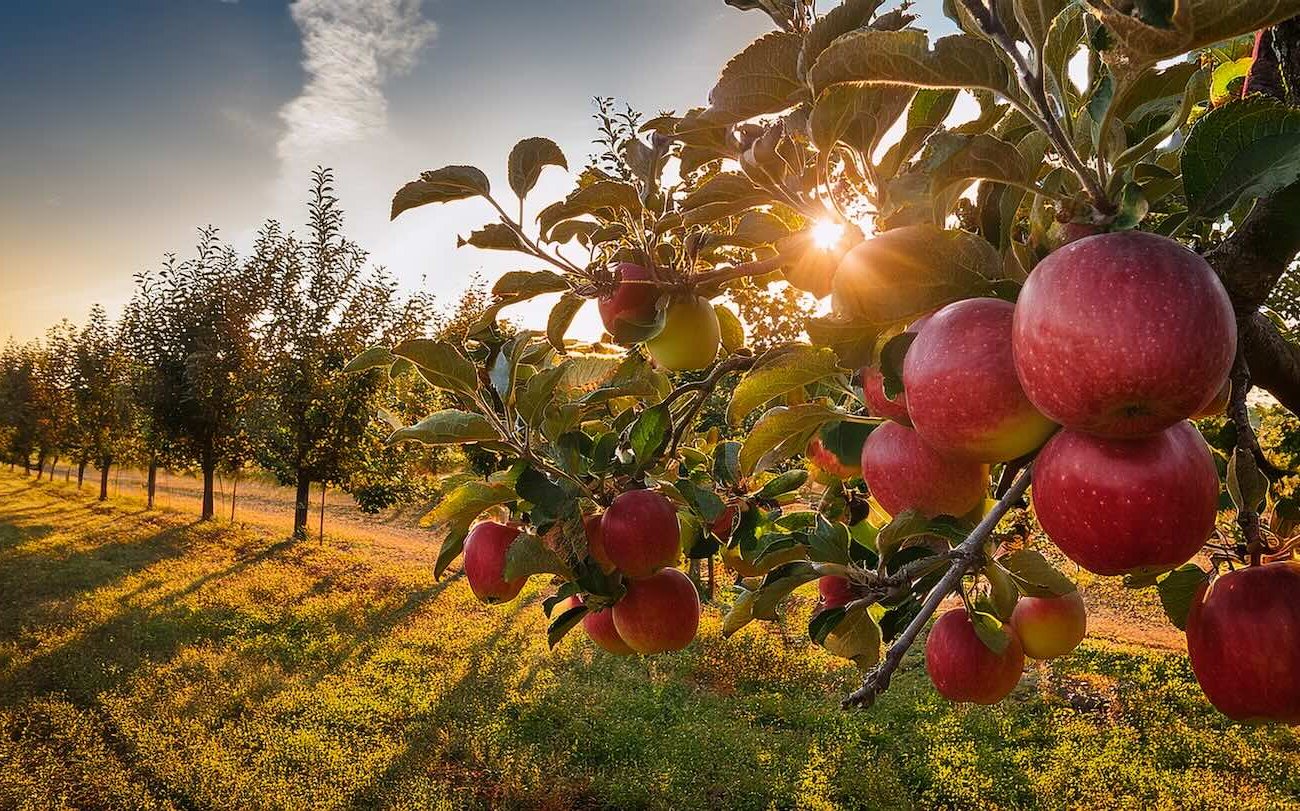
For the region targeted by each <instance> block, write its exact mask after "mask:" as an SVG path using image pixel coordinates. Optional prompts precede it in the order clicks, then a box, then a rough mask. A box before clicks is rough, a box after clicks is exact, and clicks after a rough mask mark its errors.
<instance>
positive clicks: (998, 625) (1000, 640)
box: [970, 611, 1011, 653]
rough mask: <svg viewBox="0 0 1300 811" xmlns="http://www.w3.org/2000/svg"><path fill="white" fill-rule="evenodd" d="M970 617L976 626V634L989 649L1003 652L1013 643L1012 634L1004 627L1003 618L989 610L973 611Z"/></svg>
mask: <svg viewBox="0 0 1300 811" xmlns="http://www.w3.org/2000/svg"><path fill="white" fill-rule="evenodd" d="M970 619H971V624H972V625H973V626H974V627H975V635H976V636H978V637H979V638H980V641H981V642H983V643H984V646H985V647H987V648H988V649H989V650H991V651H993V652H994V653H1002V651H1004V650H1006V649H1007V645H1010V644H1011V636H1010V634H1008V633H1007V632H1006V631H1005V630H1004V629H1003V627H1002V620H1000V619H998V618H997V617H995V616H993V615H992V614H990V613H988V612H987V611H972V612H970Z"/></svg>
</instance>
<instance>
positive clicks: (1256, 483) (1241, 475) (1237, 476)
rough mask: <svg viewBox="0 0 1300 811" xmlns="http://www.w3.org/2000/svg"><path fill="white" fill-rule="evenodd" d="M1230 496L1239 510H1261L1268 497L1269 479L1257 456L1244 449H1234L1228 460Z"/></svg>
mask: <svg viewBox="0 0 1300 811" xmlns="http://www.w3.org/2000/svg"><path fill="white" fill-rule="evenodd" d="M1227 480H1228V495H1230V496H1232V503H1233V504H1235V505H1237V509H1238V510H1243V511H1253V510H1257V509H1259V506H1260V505H1261V504H1263V503H1264V499H1265V498H1267V497H1268V477H1266V476H1265V475H1264V474H1263V472H1262V471H1260V469H1259V465H1258V464H1256V462H1255V456H1254V454H1252V453H1251V452H1250V451H1248V450H1246V449H1245V448H1242V447H1237V448H1234V449H1233V452H1232V456H1231V457H1230V458H1229V459H1228V476H1227Z"/></svg>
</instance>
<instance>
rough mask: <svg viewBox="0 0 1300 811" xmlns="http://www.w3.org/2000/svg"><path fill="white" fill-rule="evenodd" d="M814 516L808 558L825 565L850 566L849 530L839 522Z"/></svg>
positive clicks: (819, 515)
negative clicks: (838, 564)
mask: <svg viewBox="0 0 1300 811" xmlns="http://www.w3.org/2000/svg"><path fill="white" fill-rule="evenodd" d="M814 516H815V517H814V519H813V521H814V524H813V530H812V532H810V533H809V534H808V557H809V558H811V559H812V560H815V561H818V562H823V563H840V564H843V565H845V566H847V565H849V564H850V563H851V562H852V560H851V559H850V557H849V544H850V543H851V542H852V539H851V537H850V535H849V528H848V527H847V526H845V525H844V524H843V523H841V522H839V521H827V520H826V518H825V517H824V516H823V515H821V514H820V513H814Z"/></svg>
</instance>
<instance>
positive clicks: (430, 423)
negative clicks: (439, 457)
mask: <svg viewBox="0 0 1300 811" xmlns="http://www.w3.org/2000/svg"><path fill="white" fill-rule="evenodd" d="M500 438H501V437H500V435H498V434H497V431H496V429H495V428H493V427H492V424H491V423H489V422H488V421H487V420H486V419H485V418H483V417H482V416H480V415H478V414H471V413H470V412H468V411H458V410H456V409H452V408H449V409H445V410H443V411H435V412H434V413H432V414H430V415H429V416H427V417H425V418H424V419H422V420H420V421H419V422H418V423H416V424H415V425H412V426H410V427H407V428H402V429H399V430H397V431H394V432H393V433H392V435H391V436H389V437H388V443H389V444H390V445H391V444H393V443H396V442H406V441H408V440H410V441H415V442H421V443H423V444H425V445H460V444H463V443H466V442H486V441H489V440H493V439H500Z"/></svg>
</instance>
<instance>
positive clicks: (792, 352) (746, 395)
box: [727, 346, 839, 424]
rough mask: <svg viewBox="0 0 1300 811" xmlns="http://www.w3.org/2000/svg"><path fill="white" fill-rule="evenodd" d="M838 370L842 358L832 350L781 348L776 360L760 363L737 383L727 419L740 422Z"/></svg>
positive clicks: (811, 347) (797, 347)
mask: <svg viewBox="0 0 1300 811" xmlns="http://www.w3.org/2000/svg"><path fill="white" fill-rule="evenodd" d="M838 371H839V361H838V359H837V358H836V357H835V353H834V352H832V351H831V350H829V349H826V348H823V347H814V346H795V347H791V348H789V349H787V350H784V351H780V352H779V354H776V355H775V357H774V359H773V360H771V361H769V362H766V363H763V364H762V365H760V366H756V367H755V368H754V369H752V370H751V371H750V372H749V373H748V374H746V375H745V376H744V377H743V378H741V380H740V382H739V383H738V384H736V388H735V389H734V390H733V391H732V393H731V402H730V403H729V404H728V405H727V419H728V420H729V421H730V422H731V423H732V424H738V423H739V422H740V421H741V420H743V419H744V418H745V417H746V416H747V415H748V414H749V413H750V412H751V411H753V410H754V409H756V408H758V407H759V406H761V405H763V404H764V403H766V402H767V401H769V400H771V399H773V398H775V397H779V396H781V395H783V394H785V393H787V392H790V391H794V390H795V389H798V388H801V387H803V386H806V385H808V384H810V383H815V382H817V381H818V380H821V379H823V378H825V377H829V376H830V375H833V374H836V373H837V372H838Z"/></svg>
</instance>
